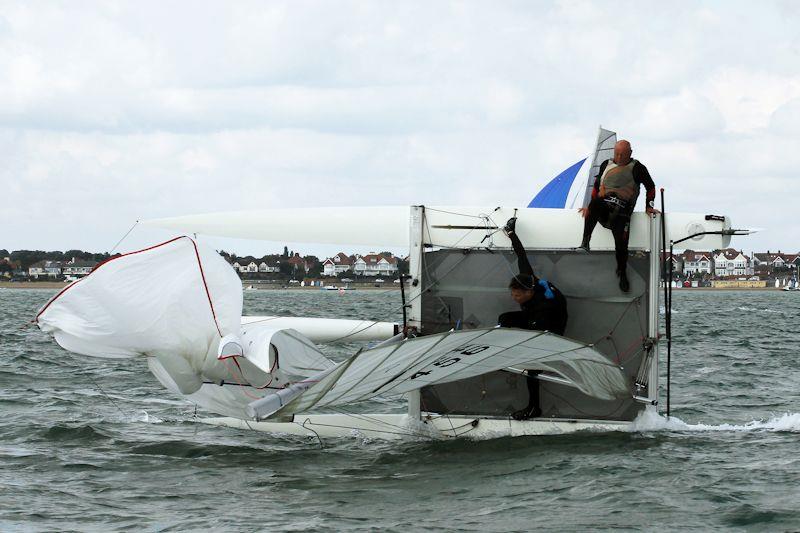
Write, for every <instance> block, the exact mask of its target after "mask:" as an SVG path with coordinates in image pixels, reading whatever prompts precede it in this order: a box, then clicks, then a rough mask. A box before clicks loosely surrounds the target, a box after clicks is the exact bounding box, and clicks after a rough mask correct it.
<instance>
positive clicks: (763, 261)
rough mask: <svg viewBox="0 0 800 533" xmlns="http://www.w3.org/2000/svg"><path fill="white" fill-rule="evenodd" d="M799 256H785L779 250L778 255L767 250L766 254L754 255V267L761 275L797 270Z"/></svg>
mask: <svg viewBox="0 0 800 533" xmlns="http://www.w3.org/2000/svg"><path fill="white" fill-rule="evenodd" d="M796 260H797V256H796V255H794V254H784V253H781V251H780V250H778V252H777V253H773V252H770V251H769V250H767V252H766V253H754V254H753V267H754V270H755V271H756V272H758V273H759V274H772V273H773V272H775V271H776V270H784V269H787V268H795V266H796V262H795V261H796Z"/></svg>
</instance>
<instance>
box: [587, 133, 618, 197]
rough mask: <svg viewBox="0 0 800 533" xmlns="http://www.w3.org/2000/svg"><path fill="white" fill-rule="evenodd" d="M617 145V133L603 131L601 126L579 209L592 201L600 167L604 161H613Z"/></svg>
mask: <svg viewBox="0 0 800 533" xmlns="http://www.w3.org/2000/svg"><path fill="white" fill-rule="evenodd" d="M615 144H617V133H616V132H614V131H611V130H606V129H603V127H602V126H601V127H600V128H599V131H598V132H597V142H596V144H595V148H594V154H593V155H592V158H591V165H589V175H588V176H587V177H586V188H585V190H584V192H583V197H582V203H581V205H580V206H578V207H586V206H587V205H589V202H590V201H591V199H592V188H593V187H594V179H595V178H596V177H597V175H598V174H599V173H600V165H602V164H603V161H605V160H607V159H611V158H612V157H613V156H614V145H615Z"/></svg>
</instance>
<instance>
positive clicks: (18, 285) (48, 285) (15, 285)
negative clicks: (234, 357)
mask: <svg viewBox="0 0 800 533" xmlns="http://www.w3.org/2000/svg"><path fill="white" fill-rule="evenodd" d="M68 285H69V283H66V282H63V281H0V289H49V290H53V289H63V288H64V287H67V286H68ZM250 285H252V286H253V288H252V289H248V288H247V287H249V286H250ZM275 285H277V284H275ZM350 285H351V288H350V289H347V290H350V291H354V290H358V291H387V290H398V291H399V290H400V287H399V286H398V285H397V284H395V283H385V284H384V285H383V286H380V287H375V286H374V285H373V284H364V285H363V286H362V285H355V286H353V284H350ZM242 290H243V291H244V292H252V291H325V290H327V289H325V288H324V287H292V286H283V285H279V286H273V285H261V286H259V285H257V284H254V283H242ZM330 292H338V289H337V290H333V289H331V291H330Z"/></svg>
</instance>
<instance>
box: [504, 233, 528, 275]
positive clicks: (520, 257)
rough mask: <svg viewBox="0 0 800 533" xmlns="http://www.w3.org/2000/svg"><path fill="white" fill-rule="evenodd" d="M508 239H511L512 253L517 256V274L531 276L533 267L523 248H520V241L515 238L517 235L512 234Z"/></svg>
mask: <svg viewBox="0 0 800 533" xmlns="http://www.w3.org/2000/svg"><path fill="white" fill-rule="evenodd" d="M508 238H509V239H511V246H512V247H513V248H514V253H515V254H517V264H518V265H519V273H520V274H530V275H531V276H533V267H532V266H531V262H530V261H528V254H526V253H525V248H524V247H523V246H522V241H520V240H519V237H517V233H516V232H512V233H511V234H510V235H509V236H508Z"/></svg>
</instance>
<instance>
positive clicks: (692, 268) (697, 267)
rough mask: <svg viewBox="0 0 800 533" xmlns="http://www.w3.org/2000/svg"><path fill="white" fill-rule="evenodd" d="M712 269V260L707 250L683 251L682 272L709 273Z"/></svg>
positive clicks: (689, 273) (688, 273) (687, 273)
mask: <svg viewBox="0 0 800 533" xmlns="http://www.w3.org/2000/svg"><path fill="white" fill-rule="evenodd" d="M713 271H714V260H713V258H712V255H711V253H709V252H695V251H693V250H686V251H685V252H683V273H684V274H686V275H691V274H695V273H697V274H711V273H713Z"/></svg>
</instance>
